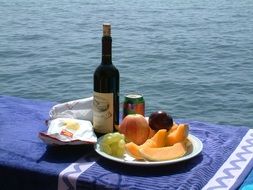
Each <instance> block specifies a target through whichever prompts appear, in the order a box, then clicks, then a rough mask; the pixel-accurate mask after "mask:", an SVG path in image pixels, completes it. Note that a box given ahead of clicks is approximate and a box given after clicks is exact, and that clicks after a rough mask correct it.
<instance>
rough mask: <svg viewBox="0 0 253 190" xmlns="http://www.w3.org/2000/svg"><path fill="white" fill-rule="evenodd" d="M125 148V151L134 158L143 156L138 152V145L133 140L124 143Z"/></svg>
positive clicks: (137, 158) (139, 158) (140, 158)
mask: <svg viewBox="0 0 253 190" xmlns="http://www.w3.org/2000/svg"><path fill="white" fill-rule="evenodd" d="M125 149H126V151H127V153H128V154H129V155H130V156H132V157H134V158H135V159H136V160H142V159H143V157H142V155H141V154H140V152H139V146H138V145H137V144H135V143H133V142H130V143H127V144H125Z"/></svg>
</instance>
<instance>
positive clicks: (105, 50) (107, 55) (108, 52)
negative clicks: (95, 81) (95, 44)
mask: <svg viewBox="0 0 253 190" xmlns="http://www.w3.org/2000/svg"><path fill="white" fill-rule="evenodd" d="M102 64H112V38H111V37H110V36H103V37H102Z"/></svg>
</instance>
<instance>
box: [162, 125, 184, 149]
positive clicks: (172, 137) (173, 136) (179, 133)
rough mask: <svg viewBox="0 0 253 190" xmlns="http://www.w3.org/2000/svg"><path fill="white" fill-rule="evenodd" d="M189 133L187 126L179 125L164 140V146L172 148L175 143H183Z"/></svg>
mask: <svg viewBox="0 0 253 190" xmlns="http://www.w3.org/2000/svg"><path fill="white" fill-rule="evenodd" d="M188 133H189V126H188V125H187V124H179V125H178V126H177V128H176V129H174V130H173V131H171V132H170V133H169V134H168V136H167V139H166V145H167V146H172V145H174V144H175V143H178V142H182V141H184V140H185V139H186V138H187V136H188Z"/></svg>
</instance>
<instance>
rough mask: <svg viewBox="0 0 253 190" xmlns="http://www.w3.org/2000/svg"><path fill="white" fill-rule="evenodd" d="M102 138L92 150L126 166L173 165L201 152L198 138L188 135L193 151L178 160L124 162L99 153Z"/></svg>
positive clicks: (201, 147)
mask: <svg viewBox="0 0 253 190" xmlns="http://www.w3.org/2000/svg"><path fill="white" fill-rule="evenodd" d="M102 138H103V136H101V137H99V138H98V140H97V143H95V144H94V149H95V151H96V152H97V153H98V154H99V155H100V156H102V157H104V158H106V159H109V160H112V161H115V162H118V163H122V164H127V165H135V166H158V165H169V164H175V163H178V162H182V161H185V160H188V159H191V158H193V157H195V156H197V155H198V154H200V153H201V152H202V150H203V143H202V142H201V140H200V139H199V138H198V137H196V136H194V135H192V134H189V135H188V137H187V138H188V139H189V140H190V141H191V143H192V146H193V151H192V152H191V153H190V154H187V155H186V156H182V157H180V158H177V159H173V160H165V161H146V160H144V161H143V160H125V159H123V158H117V157H114V156H111V155H109V154H106V153H105V152H102V151H100V149H99V142H100V140H101V139H102ZM126 154H127V153H126ZM128 155H129V154H128Z"/></svg>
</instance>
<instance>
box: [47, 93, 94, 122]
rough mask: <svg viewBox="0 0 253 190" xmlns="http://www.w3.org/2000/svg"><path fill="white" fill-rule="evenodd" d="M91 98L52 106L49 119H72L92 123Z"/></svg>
mask: <svg viewBox="0 0 253 190" xmlns="http://www.w3.org/2000/svg"><path fill="white" fill-rule="evenodd" d="M92 104H93V97H89V98H84V99H78V100H73V101H69V102H65V103H61V104H57V105H55V106H53V107H52V108H51V110H50V112H49V116H50V119H56V118H72V119H81V120H88V121H90V122H92V120H93V119H92V118H93V111H92Z"/></svg>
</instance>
